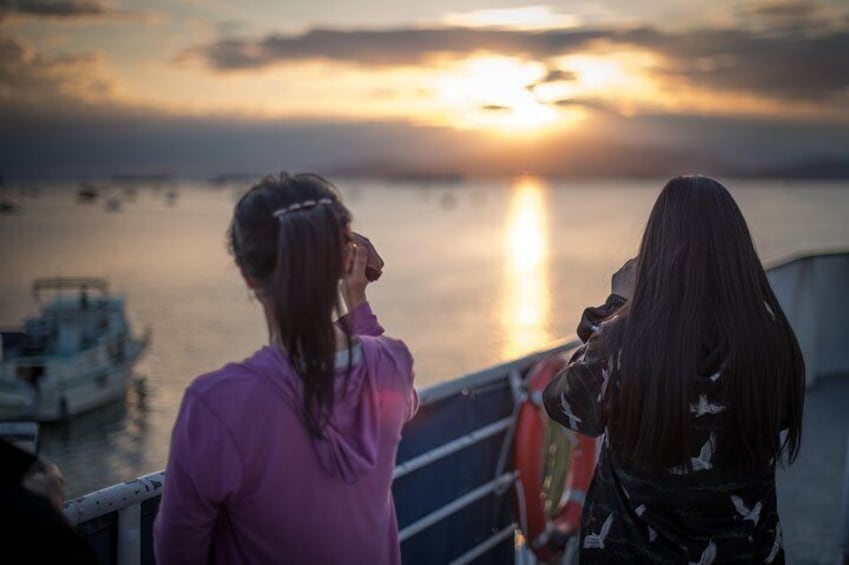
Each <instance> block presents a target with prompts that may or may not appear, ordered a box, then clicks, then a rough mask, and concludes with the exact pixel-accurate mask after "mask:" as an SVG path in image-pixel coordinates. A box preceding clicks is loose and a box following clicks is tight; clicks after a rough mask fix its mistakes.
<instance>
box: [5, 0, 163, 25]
mask: <svg viewBox="0 0 849 565" xmlns="http://www.w3.org/2000/svg"><path fill="white" fill-rule="evenodd" d="M9 16H14V17H18V18H29V19H54V20H65V21H73V20H83V19H84V20H104V21H107V20H129V21H134V22H138V21H142V22H156V21H161V20H162V19H163V18H162V16H161V15H159V14H152V13H146V12H134V11H130V10H123V9H120V8H116V7H114V6H113V5H112V4H111V3H108V2H105V1H104V0H0V21H2V20H3V19H4V18H6V17H9Z"/></svg>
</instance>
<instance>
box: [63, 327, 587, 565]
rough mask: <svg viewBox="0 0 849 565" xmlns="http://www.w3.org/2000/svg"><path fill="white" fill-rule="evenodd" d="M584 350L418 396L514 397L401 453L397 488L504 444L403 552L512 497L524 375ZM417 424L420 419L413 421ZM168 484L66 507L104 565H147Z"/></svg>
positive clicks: (565, 346)
mask: <svg viewBox="0 0 849 565" xmlns="http://www.w3.org/2000/svg"><path fill="white" fill-rule="evenodd" d="M578 344H579V342H578V341H577V340H575V339H572V340H568V341H565V342H560V343H557V344H556V345H553V346H551V347H548V348H546V349H543V350H540V351H537V352H534V353H532V354H529V355H526V356H524V357H522V358H520V359H516V360H514V361H510V362H507V363H503V364H501V365H497V366H494V367H491V368H489V369H485V370H483V371H479V372H476V373H472V374H470V375H467V376H465V377H462V378H459V379H456V380H452V381H449V382H445V383H441V384H438V385H434V386H432V387H429V388H426V389H423V390H421V391H419V397H420V414H421V413H423V412H426V411H427V409H428V407H431V408H434V407H435V408H436V409H440V408H439V407H437V406H436V405H438V404H439V403H440V402H442V401H446V400H448V399H451V398H452V397H463V398H472V397H475V395H482V394H485V393H486V392H487V391H491V390H493V387H499V388H503V389H504V392H505V393H506V394H507V395H509V399H508V402H507V403H503V405H504V410H503V411H502V413H501V414H495V420H494V421H487V418H491V417H492V414H489V415H485V416H483V417H482V418H481V419H482V420H484V422H483V423H482V425H479V426H476V427H475V428H474V429H472V430H470V431H467V432H462V433H460V435H457V436H456V437H453V438H452V439H450V440H449V441H445V442H442V443H439V444H438V445H436V446H432V447H429V448H428V449H426V450H424V451H421V452H418V453H413V454H410V453H407V454H406V455H403V454H402V453H401V451H403V450H401V451H399V461H400V462H399V463H398V464H397V466H396V468H395V471H394V475H393V479H394V481H395V482H396V483H397V482H398V481H399V480H402V479H406V480H411V477H412V475H414V474H416V473H420V472H422V471H425V470H426V469H427V468H428V467H431V466H433V465H435V464H436V463H438V462H440V461H444V460H446V459H448V458H450V457H452V456H453V457H456V456H458V454H462V452H463V451H464V450H469V449H472V448H474V447H475V446H478V445H480V444H481V443H483V442H487V441H491V440H493V439H497V440H498V443H499V452H498V457H497V459H496V460H495V461H496V464H494V465H492V471H491V476H490V479H489V480H488V481H487V482H484V483H482V484H479V485H476V486H475V487H474V488H472V489H470V490H468V492H465V493H463V494H462V495H460V496H457V497H455V498H452V499H451V500H450V501H448V502H446V503H445V504H440V505H439V506H437V507H436V508H432V509H429V511H428V512H427V513H425V514H424V515H422V516H419V517H417V518H416V519H415V520H412V521H409V522H408V523H406V524H401V527H400V531H399V539H400V542H401V544H402V547H403V545H404V543H405V542H408V541H409V540H411V539H413V538H415V537H417V536H426V535H427V533H428V530H430V529H432V528H433V527H434V526H435V525H437V524H439V523H440V522H443V521H445V520H447V519H449V518H451V517H452V516H454V515H455V514H457V513H458V512H461V511H462V510H463V509H466V508H468V507H470V506H471V505H473V504H475V503H476V502H479V501H481V500H482V499H484V498H485V497H488V496H493V495H498V496H503V495H504V494H505V492H506V491H509V488H510V486H511V485H512V484H513V483H514V482H515V481H516V479H517V476H518V475H517V473H516V472H515V471H514V470H513V469H512V468H510V467H511V466H510V465H509V463H508V461H507V459H508V458H507V454H508V452H509V448H510V442H511V440H512V431H513V424H514V422H515V413H516V410H515V406H516V405H517V403H519V402H521V400H522V399H523V394H524V393H523V390H522V378H523V375H524V374H525V373H526V372H527V371H528V370H529V369H530V368H531V367H532V366H533V365H534V364H535V363H536V362H537V361H539V360H540V359H542V358H543V357H545V356H547V355H551V354H556V353H562V352H566V351H569V350H570V349H574V348H575V347H576V346H577V345H578ZM417 419H418V417H417V418H416V419H414V421H416V420H417ZM426 425H427V424H426V423H425V426H426ZM499 436H502V437H499ZM404 443H405V440H402V446H403V444H404ZM408 451H409V450H408ZM413 451H415V449H413ZM402 457H403V459H402ZM165 480H166V477H165V473H164V471H159V472H156V473H151V474H149V475H145V476H142V477H139V478H137V479H135V480H131V481H128V482H126V483H122V484H118V485H113V486H110V487H106V488H104V489H101V490H98V491H95V492H92V493H90V494H87V495H85V496H82V497H79V498H77V499H74V500H70V501H68V502H66V504H65V516H66V517H67V519H68V520H69V521H70V522H71V524H73V525H74V526H76V527H77V528H78V530H79V531H80V532H81V533H82V534H83V535H84V536H85V537H88V538H89V540H90V541H91V542H92V544H93V545H94V546H95V549H96V551H98V553H99V554H100V556H101V558H103V559H104V561H106V562H108V563H113V562H114V563H118V564H120V565H127V564H136V563H143V562H147V561H149V560H150V557H151V556H152V548H151V547H147V545H148V544H150V543H151V542H152V533H151V531H150V528H151V525H152V521H153V516H152V514H155V510H154V511H153V512H151V510H150V508H148V509H147V512H144V511H143V506H144V505H148V506H149V505H150V504H155V505H157V506H158V498H159V497H160V496H161V495H162V489H163V486H164V484H165ZM412 480H415V477H412ZM404 505H405V500H404V498H398V497H396V508H398V509H399V510H400V509H403V506H404ZM145 514H147V516H145ZM487 528H488V526H487ZM516 528H517V525H516V523H515V522H509V523H507V524H506V525H500V527H497V528H494V529H493V528H489V530H488V531H493V532H494V533H491V535H489V536H488V537H486V538H484V539H482V540H474V541H475V543H474V545H472V546H471V547H468V548H466V549H465V551H464V552H463V553H461V554H460V555H457V556H455V557H454V558H453V559H452V560H451V561H450V562H451V563H455V564H458V565H459V564H461V563H469V562H471V561H472V560H474V559H477V558H478V557H480V556H482V555H484V554H486V553H487V552H489V551H491V550H492V549H493V548H495V547H497V546H498V545H499V544H502V543H504V542H506V541H508V540H509V541H510V543H511V544H512V540H513V535H514V532H515V530H516ZM485 529H486V528H485Z"/></svg>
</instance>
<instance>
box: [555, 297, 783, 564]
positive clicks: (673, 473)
mask: <svg viewBox="0 0 849 565" xmlns="http://www.w3.org/2000/svg"><path fill="white" fill-rule="evenodd" d="M624 303H625V300H624V299H623V298H621V297H619V296H616V295H611V296H610V297H609V298H608V299H607V302H605V304H604V305H603V306H599V307H596V308H587V309H586V310H585V311H584V315H583V317H582V319H581V323H580V325H579V326H578V336H579V337H580V338H581V340H582V341H583V342H584V344H583V345H582V346H581V347H579V348H578V350H577V351H576V352H575V353H574V354H573V355H572V358H571V360H570V362H569V364H568V365H567V367H566V368H565V369H564V370H563V371H561V372H560V373H559V374H558V375H557V376H555V378H554V379H553V380H552V382H551V383H550V384H549V385H548V387H547V388H546V390H545V393H544V395H543V399H544V402H545V407H546V410H547V412H548V414H549V416H551V418H552V419H554V420H555V421H557V422H559V423H560V424H562V425H563V426H565V427H567V428H569V429H572V430H574V431H576V432H579V433H582V434H585V435H588V436H592V437H599V442H600V444H601V451H600V455H599V460H598V465H597V467H596V471H595V476H594V477H593V480H592V484H591V485H590V488H589V492H588V493H587V498H586V501H585V503H584V511H583V517H582V523H581V534H580V535H581V539H580V544H581V545H580V547H581V550H580V562H581V564H582V565H584V564H589V563H675V564H689V563H693V564H702V565H707V564H710V563H773V564H780V563H784V550H783V544H782V535H781V524H780V522H779V519H778V511H777V507H776V495H775V466H774V462H770V464H769V465H768V466H767V467H768V468H767V469H766V471H765V472H764V473H762V474H761V476H751V475H747V474H745V473H743V472H742V471H737V470H735V469H733V468H730V467H729V466H728V465H723V464H722V453H721V451H722V446H721V445H718V441H717V433H716V431H717V430H716V425H717V420H716V418H715V416H716V415H717V414H719V413H721V412H724V411H726V410H728V409H729V407H728V406H726V405H724V404H722V403H721V402H720V401H719V399H718V395H717V394H716V392H717V391H718V389H719V385H720V379H722V372H721V370H718V371H715V372H713V374H708V375H705V376H704V377H700V378H699V382H698V383H696V386H695V387H694V389H695V394H694V398H692V401H691V404H690V413H691V422H692V426H693V430H695V433H694V434H693V445H692V457H691V460H690V465H680V466H676V467H670V468H669V469H667V470H665V471H661V472H659V473H652V474H647V473H644V472H637V471H636V470H633V469H629V468H628V467H627V466H626V465H623V464H622V463H621V462H619V461H618V460H617V458H616V456H615V454H614V453H612V452H611V450H610V449H609V443H608V441H607V427H606V423H607V417H606V412H605V404H604V402H603V400H604V397H605V393H606V391H607V388H608V386H616V385H615V383H616V381H617V380H618V379H620V378H627V375H625V376H624V377H623V375H620V374H619V371H618V356H619V353H618V352H612V351H607V350H606V346H605V344H604V340H602V339H599V336H600V335H601V334H602V333H603V332H604V331H605V330H606V329H609V328H610V326H611V324H615V323H617V320H618V317H617V316H616V315H615V312H616V311H617V310H618V309H619V308H620V307H621V306H622V305H623V304H624Z"/></svg>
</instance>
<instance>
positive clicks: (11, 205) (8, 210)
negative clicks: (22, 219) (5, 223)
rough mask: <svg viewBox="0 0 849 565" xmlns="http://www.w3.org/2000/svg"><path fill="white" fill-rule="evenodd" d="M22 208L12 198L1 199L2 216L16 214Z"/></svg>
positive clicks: (0, 211)
mask: <svg viewBox="0 0 849 565" xmlns="http://www.w3.org/2000/svg"><path fill="white" fill-rule="evenodd" d="M20 210H21V207H20V206H18V204H17V202H15V201H14V200H12V199H11V198H0V214H16V213H18V212H20Z"/></svg>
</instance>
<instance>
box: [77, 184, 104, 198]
mask: <svg viewBox="0 0 849 565" xmlns="http://www.w3.org/2000/svg"><path fill="white" fill-rule="evenodd" d="M98 194H99V189H98V187H97V185H96V184H94V183H91V182H82V183H80V189H79V190H78V191H77V200H78V201H79V202H85V203H87V202H94V201H95V200H97V196H98Z"/></svg>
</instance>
